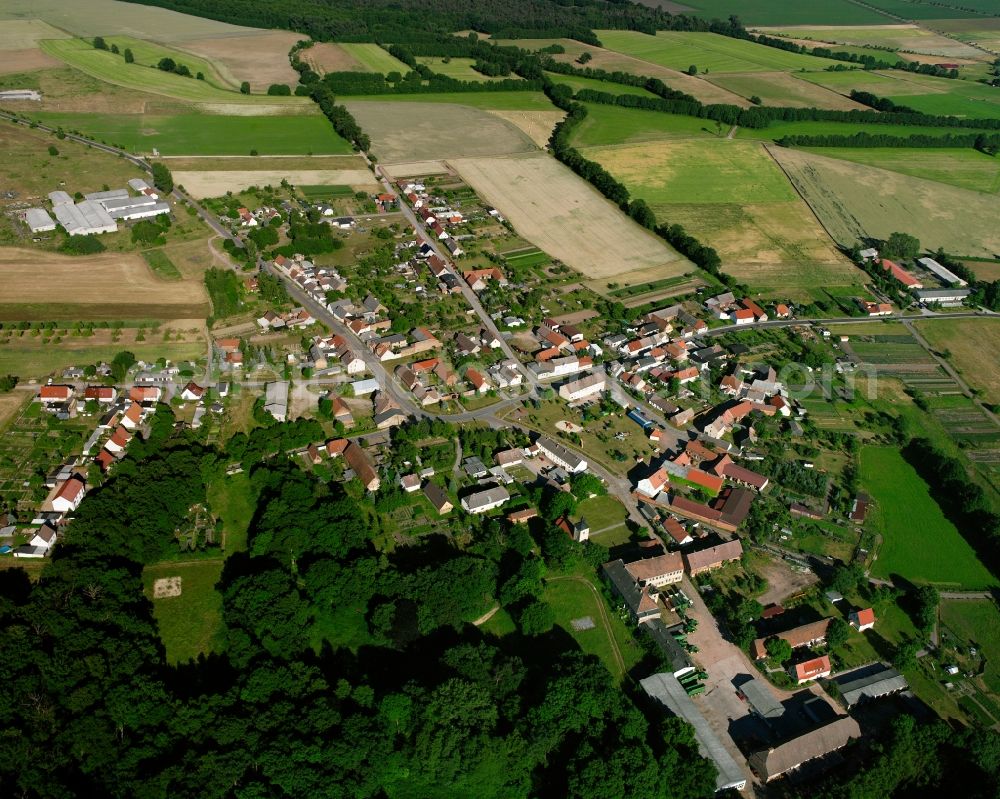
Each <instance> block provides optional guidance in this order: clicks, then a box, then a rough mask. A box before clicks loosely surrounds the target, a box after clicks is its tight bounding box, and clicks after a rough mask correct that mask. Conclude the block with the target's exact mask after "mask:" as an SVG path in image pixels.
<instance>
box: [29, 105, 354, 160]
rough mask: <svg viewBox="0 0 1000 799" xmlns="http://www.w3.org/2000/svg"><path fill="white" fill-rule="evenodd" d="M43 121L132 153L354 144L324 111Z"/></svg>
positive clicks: (323, 151)
mask: <svg viewBox="0 0 1000 799" xmlns="http://www.w3.org/2000/svg"><path fill="white" fill-rule="evenodd" d="M35 116H36V117H37V118H38V121H39V122H43V123H45V124H46V125H51V126H53V127H62V128H64V129H65V130H78V131H80V132H82V133H84V134H85V135H87V136H90V137H91V138H94V139H97V140H98V141H103V142H105V143H107V144H113V145H118V146H120V147H123V148H125V149H127V150H130V151H132V152H149V151H151V150H152V149H153V148H154V147H155V148H157V149H158V150H159V151H160V153H161V154H163V155H249V154H250V151H251V150H256V151H257V152H258V153H260V154H261V155H312V154H316V155H338V154H345V153H350V152H351V145H350V144H349V143H348V142H347V141H346V140H344V139H342V138H340V137H339V136H338V135H337V134H336V133H334V131H333V128H332V127H331V126H330V123H329V122H328V121H327V119H326V118H325V117H323V116H321V115H319V114H303V115H296V116H221V115H216V114H175V115H171V116H154V115H139V114H76V113H73V114H69V113H49V112H42V113H38V114H35Z"/></svg>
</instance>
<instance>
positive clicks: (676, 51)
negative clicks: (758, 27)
mask: <svg viewBox="0 0 1000 799" xmlns="http://www.w3.org/2000/svg"><path fill="white" fill-rule="evenodd" d="M597 35H598V38H600V40H601V42H602V43H603V44H604V46H605V47H606V48H607V49H609V50H614V51H616V52H619V53H624V54H625V55H630V56H633V57H634V58H641V59H643V60H644V61H649V62H651V63H653V64H659V65H660V66H661V67H668V68H669V69H676V70H682V71H683V70H687V69H688V67H689V66H691V65H694V66H696V67H697V68H698V71H699V72H701V73H705V72H709V73H716V72H780V71H792V70H800V69H826V68H827V67H829V66H832V65H835V64H837V63H839V62H837V61H833V60H830V59H827V58H816V57H815V56H809V55H800V54H799V53H790V52H787V51H785V50H778V49H777V48H774V47H766V46H764V45H761V44H756V43H754V42H748V41H744V40H741V39H730V38H729V37H727V36H720V35H718V34H715V33H687V32H684V33H679V32H674V31H660V32H659V33H657V34H656V36H649V35H648V34H645V33H638V32H636V31H610V30H602V31H597Z"/></svg>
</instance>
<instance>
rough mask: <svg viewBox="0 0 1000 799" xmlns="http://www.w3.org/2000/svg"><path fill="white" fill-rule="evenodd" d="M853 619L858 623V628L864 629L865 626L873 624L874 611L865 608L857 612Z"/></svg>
mask: <svg viewBox="0 0 1000 799" xmlns="http://www.w3.org/2000/svg"><path fill="white" fill-rule="evenodd" d="M855 617H856V619H857V622H858V626H859V627H864V626H865V625H866V624H874V623H875V611H874V610H872V609H871V608H865V609H864V610H859V611H858V612H857V613H856V614H855Z"/></svg>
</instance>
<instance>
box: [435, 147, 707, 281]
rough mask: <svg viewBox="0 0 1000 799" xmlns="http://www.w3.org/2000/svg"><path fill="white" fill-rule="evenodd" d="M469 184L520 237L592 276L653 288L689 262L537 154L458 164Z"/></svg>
mask: <svg viewBox="0 0 1000 799" xmlns="http://www.w3.org/2000/svg"><path fill="white" fill-rule="evenodd" d="M450 163H451V165H452V166H453V167H454V168H455V169H456V171H457V172H458V173H459V175H461V177H462V179H463V180H464V181H465V182H466V183H468V184H469V185H470V186H472V187H473V188H474V189H475V190H476V193H477V194H478V195H479V196H480V197H482V198H483V200H484V201H485V202H487V203H489V204H490V205H492V206H494V207H496V208H498V209H499V210H500V211H501V212H502V213H503V214H504V216H506V217H507V219H508V220H509V221H510V223H511V224H512V225H513V226H514V228H515V230H516V231H517V232H518V234H519V235H521V236H523V237H524V238H526V239H527V240H528V241H530V242H531V243H532V244H534V245H535V246H536V247H538V248H539V249H541V250H543V251H545V252H546V253H548V254H549V255H551V256H552V257H554V258H558V259H559V260H561V261H563V262H564V263H565V264H567V265H568V266H570V267H571V268H573V269H575V270H576V271H578V272H580V273H581V274H583V275H585V276H586V277H588V278H591V279H592V280H594V281H595V282H597V281H607V280H608V279H610V278H613V279H615V280H617V281H618V282H619V283H631V282H642V283H645V282H648V281H650V280H654V279H657V278H663V277H671V276H674V275H679V274H683V273H684V272H686V271H687V270H688V269H689V268H690V264H689V263H688V262H687V261H686V260H684V259H683V258H681V257H680V256H678V254H677V253H676V252H674V251H673V250H671V249H670V248H669V247H667V245H666V244H665V243H664V242H663V241H662V240H660V239H659V238H657V237H656V236H654V235H653V234H652V233H650V232H648V231H646V230H644V229H643V228H641V227H639V226H638V225H637V224H635V223H634V222H632V221H630V220H629V219H628V218H627V217H625V215H624V214H622V212H621V211H620V210H619V209H618V208H617V207H615V206H614V205H612V204H611V203H610V202H608V200H606V199H605V198H604V197H603V196H602V195H600V194H599V193H598V192H597V190H596V189H594V188H593V187H592V186H590V184H589V183H587V182H586V181H584V180H583V179H582V178H579V177H577V176H576V175H575V174H573V172H571V171H570V170H569V169H568V168H567V167H565V166H563V165H562V164H560V163H559V162H558V161H556V160H555V159H554V158H552V157H551V156H548V155H545V154H542V153H537V154H530V155H508V156H503V157H496V158H466V159H452V160H451V161H450Z"/></svg>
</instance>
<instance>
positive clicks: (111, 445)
mask: <svg viewBox="0 0 1000 799" xmlns="http://www.w3.org/2000/svg"><path fill="white" fill-rule="evenodd" d="M131 440H132V434H131V433H130V432H129V431H128V429H126V427H125V426H124V425H119V426H118V427H116V428H115V432H114V433H112V434H111V438H109V439H108V440H107V443H105V445H104V447H105V449H107V450H108V451H109V452H111V453H116V454H117V453H119V452H123V451H124V450H125V447H127V446H128V442H129V441H131Z"/></svg>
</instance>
